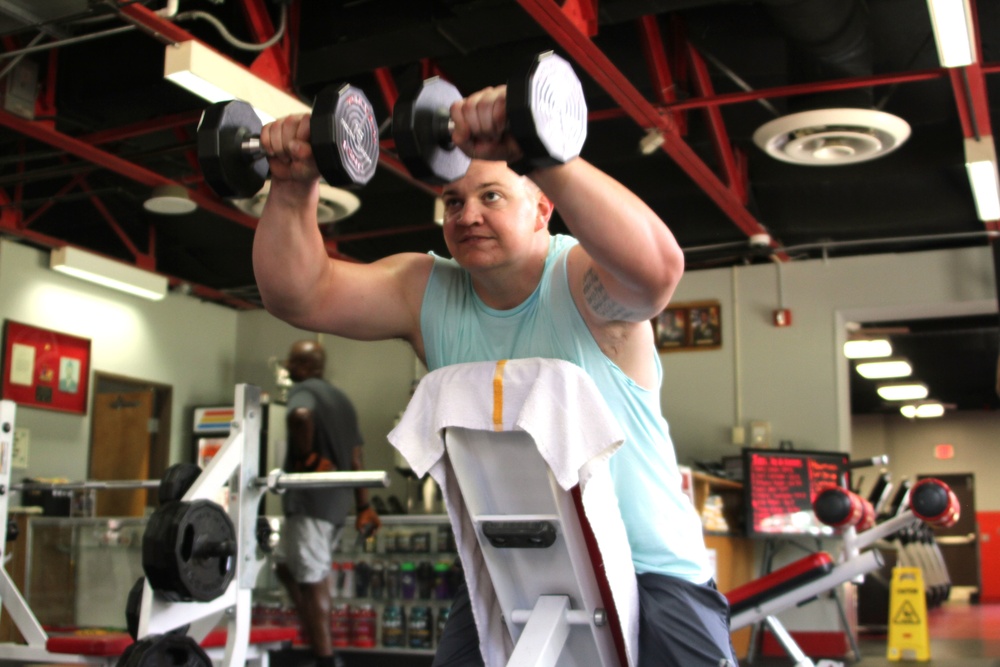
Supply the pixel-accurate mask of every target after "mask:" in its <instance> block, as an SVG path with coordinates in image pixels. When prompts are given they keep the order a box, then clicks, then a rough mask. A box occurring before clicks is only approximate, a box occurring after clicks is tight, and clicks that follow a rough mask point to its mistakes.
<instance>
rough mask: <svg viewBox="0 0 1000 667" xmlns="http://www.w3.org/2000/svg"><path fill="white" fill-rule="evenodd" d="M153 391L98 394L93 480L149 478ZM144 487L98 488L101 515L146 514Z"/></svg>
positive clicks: (94, 428) (91, 472) (98, 506)
mask: <svg viewBox="0 0 1000 667" xmlns="http://www.w3.org/2000/svg"><path fill="white" fill-rule="evenodd" d="M152 417H153V392H152V391H136V392H115V393H108V394H96V395H95V396H94V417H93V422H92V427H93V437H92V439H91V446H90V479H94V480H126V479H128V480H133V479H148V478H149V463H150V445H151V442H150V423H151V420H152ZM146 494H147V491H146V490H144V489H134V490H118V489H116V490H114V491H98V492H97V502H96V514H97V516H142V515H143V513H144V512H145V509H146V504H147V503H146Z"/></svg>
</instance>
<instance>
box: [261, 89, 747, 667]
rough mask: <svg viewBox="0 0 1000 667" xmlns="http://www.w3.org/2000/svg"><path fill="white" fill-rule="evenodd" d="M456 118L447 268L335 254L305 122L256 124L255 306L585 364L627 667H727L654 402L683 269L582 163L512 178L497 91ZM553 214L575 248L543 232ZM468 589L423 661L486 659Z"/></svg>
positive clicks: (432, 259)
mask: <svg viewBox="0 0 1000 667" xmlns="http://www.w3.org/2000/svg"><path fill="white" fill-rule="evenodd" d="M450 112H451V121H453V123H454V125H453V127H454V129H453V131H452V140H453V142H454V143H455V145H456V146H458V147H459V148H460V149H461V150H462V151H463V152H464V153H466V154H467V155H469V156H470V157H472V158H473V160H472V163H471V165H470V166H469V169H468V171H467V172H466V174H465V175H464V176H463V177H462V178H460V179H458V180H457V181H455V182H453V183H450V184H448V185H445V186H444V188H443V191H442V194H441V196H442V199H443V201H444V207H445V217H444V226H443V233H444V239H445V242H446V244H447V247H448V251H449V252H450V254H451V259H445V258H442V257H438V256H436V255H433V254H419V253H404V254H396V255H391V256H388V257H385V258H383V259H381V260H379V261H376V262H373V263H371V264H360V263H353V262H348V261H342V260H338V259H335V258H331V257H329V256H328V254H327V251H326V246H325V245H324V243H323V237H322V234H321V233H320V230H319V226H318V225H317V222H316V209H317V204H318V199H319V174H318V172H317V169H316V164H315V160H314V159H313V155H312V152H311V148H310V146H309V142H308V139H309V136H310V131H309V117H308V116H289V117H287V118H283V119H281V120H279V121H276V122H274V123H270V124H268V125H266V126H265V127H264V128H263V129H262V131H261V145H262V147H263V149H264V151H265V153H266V154H267V155H268V156H269V158H268V162H269V165H270V169H271V191H270V194H269V196H268V198H267V203H266V204H265V207H264V211H263V215H262V216H261V219H260V222H259V224H258V226H257V229H256V232H255V236H254V248H253V261H254V272H255V275H256V279H257V285H258V287H259V289H260V293H261V296H262V298H263V302H264V305H265V307H266V308H267V310H268V311H269V312H270V313H271V314H273V315H275V316H276V317H278V318H280V319H282V320H285V321H286V322H288V323H290V324H291V325H293V326H295V327H298V328H301V329H305V330H310V331H322V332H328V333H332V334H335V335H338V336H344V337H347V338H352V339H356V340H384V339H393V338H398V339H402V340H405V341H407V342H408V343H409V344H410V345H411V346H412V348H413V350H414V351H415V353H416V354H417V356H418V357H419V358H420V359H421V360H422V361H423V362H424V363H425V364H426V365H427V368H428V370H432V371H433V370H436V369H438V368H441V367H443V366H448V365H451V364H458V363H464V362H483V361H498V360H501V359H518V358H531V357H546V358H553V359H562V360H565V361H570V362H573V363H576V364H577V365H578V366H580V367H581V368H583V369H584V370H585V371H586V372H587V373H588V374H589V375H590V376H591V377H592V378H593V379H594V381H595V383H596V385H597V387H598V388H599V389H600V392H601V395H602V396H603V398H604V399H605V401H606V402H607V403H608V405H609V407H610V408H611V410H612V412H613V413H614V414H615V415H616V417H617V418H618V420H619V423H620V425H621V426H622V428H623V430H624V431H625V436H626V440H625V444H624V445H623V446H622V448H621V449H619V450H618V452H616V453H615V455H614V456H613V457H612V458H611V461H610V466H611V475H612V479H613V481H614V485H615V490H616V493H617V496H618V502H619V506H620V509H621V514H622V518H623V521H624V523H625V530H626V534H627V536H628V540H629V546H630V548H631V551H632V559H633V563H634V565H635V570H636V573H637V584H638V588H639V600H640V619H639V664H640V665H641V666H642V667H647V666H649V667H652V666H653V665H656V666H657V667H665V666H666V667H672V666H675V667H726V666H731V665H735V664H736V659H735V657H734V655H733V649H732V643H731V642H730V638H729V606H728V604H727V602H726V598H725V597H724V596H723V595H722V594H721V593H719V592H718V591H717V590H716V588H715V583H714V581H713V572H712V569H711V565H710V563H709V559H708V554H707V551H706V549H705V542H704V537H703V534H702V526H701V521H700V518H699V516H698V514H697V512H696V511H695V509H694V507H693V505H692V504H691V502H690V501H689V500H688V498H687V497H686V496H685V495H684V492H683V491H682V489H681V476H680V472H679V470H678V468H677V461H676V454H675V452H674V446H673V442H672V441H671V438H670V433H669V428H668V426H667V422H666V420H665V418H664V417H663V413H662V409H661V406H660V386H661V384H662V381H663V375H662V368H661V365H660V359H659V356H658V354H657V350H656V345H655V340H654V335H653V328H652V326H651V323H650V322H651V319H652V318H654V317H655V316H656V315H657V314H659V313H661V312H662V311H663V309H664V308H665V307H666V306H667V304H668V302H669V301H670V298H671V296H672V295H673V293H674V290H675V289H676V287H677V283H678V281H679V280H680V278H681V275H682V274H683V272H684V254H683V252H682V250H681V248H680V246H679V245H678V243H677V241H676V240H675V239H674V236H673V234H672V233H671V232H670V229H669V228H668V227H667V225H666V224H665V223H664V222H663V220H661V219H660V217H659V216H657V215H656V213H654V212H653V211H652V210H651V209H650V208H649V207H648V206H647V205H646V204H645V202H643V201H642V200H641V199H639V197H637V196H636V195H635V194H634V193H633V192H631V191H630V190H628V189H627V188H626V187H625V186H624V185H622V184H621V183H620V182H618V181H616V180H615V179H613V178H612V177H611V176H609V175H608V174H606V173H604V172H602V171H601V170H599V169H598V168H596V167H595V166H594V165H592V164H590V163H588V162H587V161H586V160H584V159H583V158H576V159H574V160H571V161H569V162H567V163H565V164H559V165H554V166H547V167H544V168H536V169H534V170H533V171H530V172H529V173H527V174H526V175H521V174H519V173H515V172H514V171H513V170H512V169H511V168H509V165H514V166H518V165H523V164H524V163H523V161H522V160H523V157H524V155H523V153H522V151H521V148H520V147H519V146H518V145H517V143H516V141H515V140H514V139H513V138H512V137H511V136H510V134H509V133H508V132H507V131H506V123H507V116H506V87H505V86H500V87H496V88H486V89H483V90H481V91H479V92H477V93H474V94H473V95H470V96H469V97H467V98H465V99H464V100H461V101H458V102H456V103H455V104H453V105H452V107H451V110H450ZM556 209H558V211H559V213H560V216H561V218H562V221H563V222H564V223H565V224H566V227H567V228H568V229H569V231H570V232H571V234H572V236H563V235H553V234H550V232H549V227H548V226H549V220H550V218H551V216H552V214H553V212H554V210H556ZM463 593H464V594H463V595H460V596H458V597H457V598H456V601H455V604H454V605H453V606H452V612H451V614H450V616H449V618H448V624H447V626H446V628H445V631H444V636H443V637H442V638H441V640H440V642H439V646H438V650H437V653H436V656H435V662H434V665H435V666H444V665H448V666H452V665H482V664H483V659H482V656H481V653H480V650H479V645H478V636H477V634H476V627H475V622H474V620H473V617H472V612H471V606H470V604H469V597H468V592H467V591H464V592H463Z"/></svg>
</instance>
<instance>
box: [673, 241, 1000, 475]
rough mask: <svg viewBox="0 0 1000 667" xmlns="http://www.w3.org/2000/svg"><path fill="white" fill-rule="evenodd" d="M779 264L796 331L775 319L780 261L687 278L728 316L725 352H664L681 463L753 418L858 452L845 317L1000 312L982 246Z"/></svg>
mask: <svg viewBox="0 0 1000 667" xmlns="http://www.w3.org/2000/svg"><path fill="white" fill-rule="evenodd" d="M780 270H781V271H782V272H783V284H784V305H785V307H787V308H790V309H791V311H792V326H790V327H787V328H776V327H774V326H773V325H772V323H771V313H772V311H773V310H774V309H775V308H777V307H778V280H777V271H778V268H777V267H776V266H774V265H753V266H746V267H738V268H732V269H718V270H710V271H693V272H689V273H687V274H686V275H685V276H684V278H683V280H682V281H681V284H680V287H679V288H678V290H677V293H676V295H675V297H674V301H675V302H684V301H698V300H704V299H717V300H719V302H720V303H721V306H722V321H723V325H722V326H723V333H722V336H723V345H722V348H721V349H719V350H702V351H694V352H677V353H670V354H664V355H663V356H662V359H663V365H664V375H665V379H664V387H663V391H662V397H663V406H664V410H665V412H666V414H667V418H668V420H669V421H670V422H671V425H672V431H673V434H674V441H675V445H676V447H677V452H678V458H680V459H681V460H682V461H683V462H690V461H693V460H695V459H698V460H715V459H718V458H719V457H721V456H727V455H733V454H736V453H738V452H739V447H738V446H734V445H733V444H732V443H731V438H730V433H731V428H732V427H733V426H735V425H741V426H744V427H745V426H747V423H748V422H749V421H750V420H752V419H759V420H766V421H769V422H770V423H771V431H772V441H773V442H775V443H777V442H779V441H781V440H790V441H791V442H792V443H793V445H794V446H795V447H796V448H798V449H827V450H840V451H849V450H850V446H851V420H850V408H849V402H848V375H847V371H848V365H847V361H846V360H845V359H844V358H843V356H842V355H841V354H840V349H841V345H842V343H843V341H844V338H845V330H844V323H845V321H847V320H850V319H855V320H859V321H864V320H875V319H892V318H894V317H904V316H905V317H911V316H921V317H922V316H930V315H934V314H959V313H962V312H996V308H997V306H996V287H995V282H994V277H993V267H992V260H991V257H990V251H989V248H985V247H984V248H971V249H962V250H945V251H934V252H922V253H907V254H898V255H889V254H886V255H874V256H865V257H851V258H844V259H836V260H828V261H823V260H811V261H802V262H792V263H789V264H786V265H783V266H782V267H781V269H780ZM737 329H738V332H739V335H738V336H736V335H735V332H736V330H737ZM737 346H738V347H737ZM738 411H740V415H739V416H738V415H737V412H738Z"/></svg>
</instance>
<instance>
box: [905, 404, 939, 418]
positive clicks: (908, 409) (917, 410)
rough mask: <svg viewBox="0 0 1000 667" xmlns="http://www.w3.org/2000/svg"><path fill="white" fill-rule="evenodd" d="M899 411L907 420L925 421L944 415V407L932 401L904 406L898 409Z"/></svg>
mask: <svg viewBox="0 0 1000 667" xmlns="http://www.w3.org/2000/svg"><path fill="white" fill-rule="evenodd" d="M899 411H900V412H901V413H902V414H903V416H904V417H906V418H907V419H914V418H916V419H926V418H932V417H941V416H943V415H944V405H943V404H941V403H938V402H937V401H933V402H930V403H919V404H916V405H912V404H911V405H904V406H902V407H900V408H899Z"/></svg>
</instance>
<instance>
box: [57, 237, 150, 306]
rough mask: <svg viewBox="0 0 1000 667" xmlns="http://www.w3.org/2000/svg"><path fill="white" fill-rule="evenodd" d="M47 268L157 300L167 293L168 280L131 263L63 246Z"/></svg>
mask: <svg viewBox="0 0 1000 667" xmlns="http://www.w3.org/2000/svg"><path fill="white" fill-rule="evenodd" d="M49 267H50V268H52V269H53V270H55V271H59V272H60V273H65V274H66V275H70V276H74V277H76V278H80V279H81V280H89V281H90V282H92V283H97V284H98V285H104V286H105V287H111V288H113V289H117V290H121V291H122V292H128V293H129V294H134V295H136V296H141V297H143V298H144V299H152V300H153V301H159V300H160V299H162V298H163V297H165V296H166V295H167V279H166V278H164V277H163V276H158V275H156V274H155V273H150V272H149V271H143V270H142V269H137V268H135V267H134V266H129V265H128V264H123V263H121V262H116V261H114V260H110V259H105V258H103V257H99V256H97V255H93V254H91V253H89V252H86V251H83V250H80V249H79V248H72V247H70V246H63V247H62V248H56V249H54V250H53V251H52V253H51V254H50V255H49Z"/></svg>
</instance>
